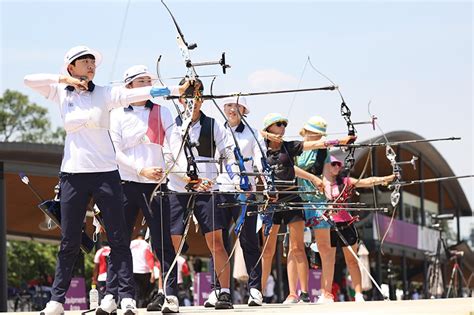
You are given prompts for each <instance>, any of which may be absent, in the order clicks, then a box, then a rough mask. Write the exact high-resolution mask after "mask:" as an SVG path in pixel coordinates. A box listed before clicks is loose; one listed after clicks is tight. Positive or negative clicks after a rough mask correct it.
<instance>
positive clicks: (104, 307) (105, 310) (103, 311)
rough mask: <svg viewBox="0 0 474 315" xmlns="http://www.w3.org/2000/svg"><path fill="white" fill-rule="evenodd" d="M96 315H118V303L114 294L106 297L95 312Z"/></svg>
mask: <svg viewBox="0 0 474 315" xmlns="http://www.w3.org/2000/svg"><path fill="white" fill-rule="evenodd" d="M95 313H96V315H108V314H112V313H115V314H116V313H117V303H115V299H114V296H113V295H112V294H107V295H106V296H104V298H103V299H102V301H100V305H99V307H98V308H97V309H96V311H95Z"/></svg>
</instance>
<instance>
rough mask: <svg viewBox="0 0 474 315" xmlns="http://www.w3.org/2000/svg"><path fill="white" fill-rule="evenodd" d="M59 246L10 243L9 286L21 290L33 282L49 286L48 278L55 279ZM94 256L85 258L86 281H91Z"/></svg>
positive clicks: (8, 244)
mask: <svg viewBox="0 0 474 315" xmlns="http://www.w3.org/2000/svg"><path fill="white" fill-rule="evenodd" d="M58 251H59V246H58V245H54V244H45V243H39V242H36V241H8V242H7V261H8V286H10V287H15V288H21V287H24V286H25V285H27V284H28V282H30V281H32V280H39V282H40V283H42V284H45V285H47V283H46V282H47V278H48V276H51V277H54V271H55V268H56V256H57V254H58ZM93 259H94V254H93V253H91V254H87V255H85V256H84V263H85V271H84V273H85V275H84V276H85V279H86V280H87V279H91V277H92V270H93V268H94V262H93Z"/></svg>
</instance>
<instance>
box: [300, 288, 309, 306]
mask: <svg viewBox="0 0 474 315" xmlns="http://www.w3.org/2000/svg"><path fill="white" fill-rule="evenodd" d="M310 302H311V299H310V298H309V294H308V292H303V291H301V293H300V303H310Z"/></svg>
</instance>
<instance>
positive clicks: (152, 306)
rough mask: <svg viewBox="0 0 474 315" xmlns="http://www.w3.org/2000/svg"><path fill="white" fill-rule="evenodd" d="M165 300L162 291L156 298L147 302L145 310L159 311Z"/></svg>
mask: <svg viewBox="0 0 474 315" xmlns="http://www.w3.org/2000/svg"><path fill="white" fill-rule="evenodd" d="M164 302H165V295H164V294H163V293H158V295H157V296H156V298H155V299H154V300H153V301H151V302H150V303H148V305H147V307H146V310H147V311H148V312H159V311H161V307H162V306H163V303H164Z"/></svg>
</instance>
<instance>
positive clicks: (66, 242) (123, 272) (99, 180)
mask: <svg viewBox="0 0 474 315" xmlns="http://www.w3.org/2000/svg"><path fill="white" fill-rule="evenodd" d="M60 187H61V201H60V203H61V246H60V249H59V253H58V260H57V264H56V274H55V279H54V283H53V288H52V290H51V294H52V296H51V300H53V301H57V302H59V303H63V304H64V302H65V295H66V292H67V290H68V289H69V284H70V282H71V277H72V270H73V268H74V263H75V262H76V258H77V256H78V255H79V251H80V245H81V234H82V231H81V229H82V223H83V221H84V217H85V215H86V208H87V204H88V202H89V199H90V198H91V197H93V198H94V200H95V202H96V204H97V206H98V207H99V209H100V211H101V212H102V216H103V218H104V224H105V229H106V231H107V239H108V241H109V245H110V248H111V252H110V264H109V269H110V270H112V271H113V272H114V274H115V275H116V287H117V288H116V295H117V296H118V297H120V298H133V297H134V296H135V292H134V281H133V274H132V272H133V271H132V255H131V253H130V247H129V243H128V238H127V237H125V235H126V232H125V231H126V228H125V218H124V214H123V204H122V202H121V199H122V197H121V196H122V186H121V185H120V176H119V173H118V171H112V172H100V173H76V174H71V173H62V174H61V183H60ZM108 276H109V275H107V277H108ZM107 280H109V279H107ZM109 285H110V281H107V288H106V293H107V294H109V293H110V287H109Z"/></svg>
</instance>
